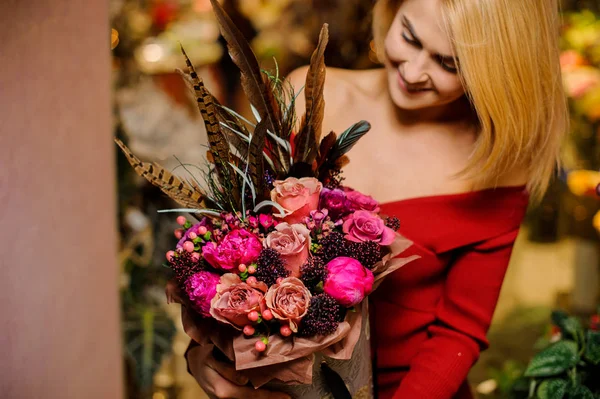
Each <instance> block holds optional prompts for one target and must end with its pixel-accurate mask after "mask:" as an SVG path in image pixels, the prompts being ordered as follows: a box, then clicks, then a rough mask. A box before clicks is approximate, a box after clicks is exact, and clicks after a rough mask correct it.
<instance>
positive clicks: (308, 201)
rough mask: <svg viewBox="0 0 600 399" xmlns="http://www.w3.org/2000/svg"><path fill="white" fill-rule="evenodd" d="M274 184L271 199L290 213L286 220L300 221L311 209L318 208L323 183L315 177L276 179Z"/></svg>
mask: <svg viewBox="0 0 600 399" xmlns="http://www.w3.org/2000/svg"><path fill="white" fill-rule="evenodd" d="M273 184H274V186H275V188H273V190H271V200H272V201H273V202H276V203H277V204H279V205H281V206H282V207H283V209H285V210H286V213H288V215H287V216H286V217H284V218H283V221H284V222H288V223H299V222H301V221H302V219H303V218H304V217H306V216H308V214H309V213H310V211H313V210H315V209H317V207H318V205H319V194H320V193H321V190H322V189H323V184H322V183H321V182H320V181H318V180H317V179H315V178H314V177H303V178H301V179H297V178H295V177H288V178H287V179H285V180H283V181H282V180H275V182H274V183H273Z"/></svg>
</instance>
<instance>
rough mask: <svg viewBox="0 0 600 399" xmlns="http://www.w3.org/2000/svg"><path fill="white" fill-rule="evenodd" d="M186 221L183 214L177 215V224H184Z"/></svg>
mask: <svg viewBox="0 0 600 399" xmlns="http://www.w3.org/2000/svg"><path fill="white" fill-rule="evenodd" d="M185 222H186V220H185V216H177V224H180V225H182V226H183V225H184V224H185Z"/></svg>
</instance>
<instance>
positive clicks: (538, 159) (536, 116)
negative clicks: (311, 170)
mask: <svg viewBox="0 0 600 399" xmlns="http://www.w3.org/2000/svg"><path fill="white" fill-rule="evenodd" d="M557 11H558V4H557V1H556V0H524V1H517V2H511V3H510V6H509V5H508V4H507V2H506V1H505V0H404V1H402V0H379V1H378V2H377V4H376V6H375V10H374V23H373V28H374V35H375V44H376V48H377V50H378V52H379V53H380V56H381V59H382V60H383V61H384V68H382V69H375V70H367V71H345V70H337V69H328V71H327V83H326V87H325V100H326V102H327V105H326V116H325V121H324V123H323V126H324V129H325V131H329V130H334V131H336V132H340V131H342V130H343V129H344V128H346V127H347V126H348V125H350V124H351V123H353V122H356V121H358V120H360V119H365V120H368V121H370V122H371V124H372V131H371V132H370V133H369V134H368V136H369V137H370V138H369V139H365V140H361V141H359V143H358V144H357V145H356V147H355V148H354V149H353V150H352V153H351V159H352V161H351V163H350V164H349V165H348V166H347V167H346V169H345V173H344V176H345V177H346V180H345V182H344V184H345V185H347V186H350V187H353V188H355V189H358V190H360V191H362V192H367V193H370V194H371V195H372V196H373V197H375V198H377V199H378V200H379V201H380V202H382V203H383V204H382V212H383V213H386V214H390V215H395V216H398V217H399V219H400V220H401V223H402V227H401V229H400V233H402V234H403V235H405V236H407V237H408V238H410V239H412V240H413V241H414V242H415V245H414V246H413V248H412V249H411V250H412V251H413V252H414V253H417V254H419V255H421V259H419V260H418V261H415V262H413V263H411V264H409V265H407V266H406V267H404V268H402V269H400V270H399V271H398V272H396V273H394V274H393V275H392V276H391V277H389V278H388V279H387V280H386V281H385V283H384V285H382V286H381V287H380V288H379V290H378V291H377V292H376V293H375V294H374V295H373V296H372V309H373V311H372V319H371V323H372V328H373V336H372V339H373V343H374V358H375V376H376V380H375V381H376V384H375V385H376V390H377V393H378V396H377V397H379V398H408V399H413V398H423V399H428V398H432V399H433V398H435V399H444V398H469V397H471V393H470V391H469V387H468V384H467V382H466V377H467V374H468V372H469V370H470V368H471V367H472V365H473V364H474V362H475V361H476V360H477V358H478V356H479V352H480V351H481V350H482V349H485V348H486V346H487V341H486V337H485V335H486V332H487V329H488V327H489V324H490V321H491V319H492V315H493V312H494V308H495V306H496V301H497V298H498V295H499V292H500V287H501V285H502V280H503V278H504V274H505V271H506V268H507V265H508V262H509V258H510V254H511V251H512V247H513V243H514V240H515V238H516V236H517V233H518V230H519V225H520V223H521V221H522V219H523V216H524V214H525V210H526V207H527V204H528V200H529V195H530V194H531V195H532V196H533V197H534V198H539V197H540V196H541V195H542V194H543V193H544V191H545V189H546V187H547V186H548V182H549V180H550V178H551V176H552V174H553V172H554V170H555V167H556V165H557V160H558V149H559V145H560V142H561V139H562V136H563V134H564V133H565V131H566V127H567V126H566V125H567V111H566V105H565V99H564V95H563V92H562V87H561V79H560V69H559V62H558V46H557V41H558V38H557V34H558V13H557ZM305 75H306V69H303V68H301V69H299V70H296V71H294V72H293V73H292V74H291V75H290V77H289V80H290V82H291V83H292V84H293V85H294V87H296V88H299V87H302V85H303V83H304V79H305ZM299 99H300V101H298V102H299V103H298V108H299V109H303V107H304V104H303V99H302V98H301V96H300V98H299ZM188 356H190V357H191V356H195V357H197V358H199V359H200V361H198V360H197V361H194V362H190V364H196V365H198V364H199V363H200V362H201V361H202V360H203V358H202V356H206V360H205V361H206V363H207V365H208V367H198V366H197V367H198V368H200V369H198V370H192V372H193V374H194V375H195V376H196V378H197V379H198V380H199V382H200V383H201V385H203V387H204V388H205V389H206V390H207V391H208V392H209V393H211V394H214V395H215V396H217V397H228V398H229V397H234V398H238V397H240V398H241V397H283V396H278V395H280V394H277V393H269V392H266V391H252V392H250V391H247V388H245V387H238V386H237V385H236V384H239V385H243V383H244V382H245V381H237V383H232V382H230V381H234V380H235V377H236V375H235V373H234V372H233V371H232V370H231V369H228V368H227V366H225V365H224V364H222V363H219V362H217V361H215V360H214V359H212V358H211V357H210V355H207V351H206V350H204V351H203V350H202V348H201V347H196V348H192V349H191V350H190V351H189V353H188ZM221 377H225V378H227V379H228V380H229V381H227V380H225V379H223V378H221Z"/></svg>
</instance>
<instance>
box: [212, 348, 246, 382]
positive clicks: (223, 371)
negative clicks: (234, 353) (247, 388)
mask: <svg viewBox="0 0 600 399" xmlns="http://www.w3.org/2000/svg"><path fill="white" fill-rule="evenodd" d="M206 365H207V366H208V367H210V368H211V369H213V370H215V371H216V372H217V373H219V374H220V375H221V377H223V378H225V379H227V380H229V381H231V382H233V383H234V384H236V385H246V384H247V383H248V378H247V377H246V376H244V375H242V374H241V373H239V372H237V371H236V369H235V367H234V366H233V365H232V364H229V363H225V362H221V361H218V360H217V359H215V358H214V356H212V355H208V356H207V357H206Z"/></svg>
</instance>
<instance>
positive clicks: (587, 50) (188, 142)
mask: <svg viewBox="0 0 600 399" xmlns="http://www.w3.org/2000/svg"><path fill="white" fill-rule="evenodd" d="M223 4H224V7H225V9H226V10H227V12H228V13H229V15H230V16H231V17H232V19H233V20H234V22H235V23H236V25H237V26H238V27H239V28H240V29H241V30H242V32H243V33H244V35H245V36H246V37H247V38H248V40H249V41H250V42H251V44H252V47H253V49H254V51H255V53H256V54H257V56H258V57H259V59H260V60H261V62H262V65H263V67H264V68H265V69H270V70H274V69H275V62H274V59H277V68H278V70H279V74H280V75H286V74H287V73H289V72H290V71H291V70H293V69H294V68H296V67H299V66H301V65H305V64H307V63H308V61H309V58H310V55H311V53H312V50H313V49H314V47H315V45H316V42H317V35H318V32H319V28H320V26H321V25H322V24H323V23H324V22H327V23H329V26H330V42H329V45H328V47H327V53H326V63H327V65H328V66H333V67H340V68H353V69H362V68H373V67H376V66H377V65H378V60H377V57H376V55H375V53H374V51H373V44H372V42H371V40H370V37H371V33H370V23H371V19H370V13H371V8H372V5H373V1H372V0H224V1H223ZM110 25H111V37H110V48H111V51H112V85H113V90H112V93H113V113H114V134H115V135H116V136H118V137H120V138H121V139H122V140H123V141H125V142H126V143H127V144H128V145H129V146H130V148H131V149H132V150H133V151H134V153H136V154H137V155H138V156H140V158H142V159H145V160H153V161H158V162H160V163H162V164H163V165H165V166H167V167H169V168H171V169H174V168H176V167H177V166H178V165H180V163H181V164H184V165H185V164H194V165H198V164H202V162H203V159H204V156H205V153H206V147H205V145H206V138H205V133H204V126H203V123H202V121H201V119H200V116H199V113H198V112H197V109H196V107H195V104H194V99H193V98H192V97H191V96H190V95H189V93H188V92H187V90H186V88H185V85H184V84H183V81H182V80H181V78H180V77H179V75H178V74H177V73H176V72H175V69H176V68H184V67H185V64H184V62H183V58H182V56H181V54H180V50H179V43H181V44H182V45H183V46H184V47H185V49H186V51H187V53H188V55H189V57H190V59H191V60H192V61H193V62H194V63H195V66H196V69H197V71H198V73H199V75H200V76H202V78H203V79H204V81H205V84H206V85H207V86H208V88H209V89H210V90H211V91H212V92H213V94H215V95H216V97H217V98H218V99H219V101H220V102H221V103H223V104H225V105H227V106H229V107H231V108H234V109H236V110H239V111H241V113H243V114H248V112H249V109H248V108H247V104H246V103H245V101H244V99H243V95H242V93H241V89H240V87H239V75H238V72H237V69H236V68H235V66H234V65H233V63H232V62H231V60H230V59H229V57H228V56H227V54H226V49H225V47H224V42H223V40H222V39H221V38H220V36H219V30H218V27H217V25H216V22H215V20H214V18H213V15H212V11H211V6H210V1H209V0H110ZM561 46H562V55H561V64H562V67H563V82H564V85H565V88H566V90H567V93H568V96H569V104H570V107H571V122H572V129H571V132H570V135H569V138H568V140H567V142H566V143H565V147H564V159H565V164H564V169H563V171H562V173H561V175H560V179H558V180H557V181H555V182H554V183H553V185H552V186H551V188H550V190H549V192H548V194H547V195H546V197H545V198H544V200H543V201H542V203H541V204H539V205H538V206H535V207H531V209H530V210H529V212H528V215H527V218H526V221H525V223H524V225H523V228H522V230H521V234H520V236H519V238H518V240H517V243H516V245H515V250H514V253H513V256H512V260H511V265H510V267H509V270H508V274H507V277H506V281H505V284H504V287H503V291H502V294H501V298H500V302H499V304H498V308H497V311H496V313H495V316H494V322H493V325H492V328H491V330H490V334H489V338H490V341H491V349H490V350H488V351H486V352H484V353H483V355H482V357H481V359H480V361H479V362H478V364H477V365H476V367H475V368H474V369H473V370H472V373H471V376H470V382H471V383H472V384H473V387H474V389H475V390H476V391H477V392H478V394H479V395H480V397H482V398H485V397H489V398H504V397H511V395H514V392H513V391H514V387H515V384H516V382H517V381H518V380H519V377H521V375H522V373H523V371H524V370H525V368H526V366H527V364H528V363H529V361H530V359H531V357H532V356H533V355H534V354H535V353H537V352H538V351H539V350H540V348H542V347H543V346H544V345H545V344H547V342H549V341H552V340H557V339H560V329H558V328H557V327H556V326H553V325H552V323H551V317H550V316H551V312H552V311H553V310H563V311H565V312H568V313H569V314H570V315H572V316H574V317H575V318H577V319H578V320H580V323H581V325H582V326H583V328H585V329H590V330H594V331H595V330H597V327H598V325H600V322H599V319H598V316H597V307H598V305H599V303H600V302H599V299H600V298H599V294H600V245H599V244H600V240H599V238H600V236H599V234H600V233H599V232H600V213H598V211H599V210H600V199H599V197H597V196H596V194H595V188H596V185H597V184H598V183H600V174H599V173H598V171H599V170H600V4H599V2H598V1H597V0H590V1H583V0H580V1H575V0H572V1H570V0H563V27H562V29H561ZM115 152H116V146H115ZM175 156H177V158H175ZM117 157H118V158H117V159H118V165H117V178H118V189H119V191H118V192H119V197H118V198H119V207H118V222H119V233H120V238H119V263H120V270H121V279H120V293H121V304H122V328H123V330H122V333H123V340H124V341H123V342H124V344H123V349H124V351H123V364H124V366H125V371H126V386H127V395H128V397H129V398H131V399H134V398H135V399H137V398H140V399H141V398H152V399H176V398H177V399H192V398H194V399H198V398H203V397H205V396H204V395H203V393H202V392H201V390H200V388H199V387H198V386H197V384H196V382H195V381H194V380H193V378H192V377H191V376H189V375H188V374H187V370H186V365H185V361H184V359H183V353H184V351H185V349H186V347H187V344H188V338H187V336H186V335H185V334H184V333H183V330H182V328H181V324H180V321H179V308H178V306H177V305H171V306H167V305H166V301H165V298H164V285H165V282H166V281H167V280H168V279H169V277H170V275H169V269H167V268H165V267H163V266H162V264H163V259H164V254H165V253H166V251H167V250H168V249H170V248H171V247H173V246H174V243H175V241H174V240H175V238H174V235H173V230H175V229H176V228H177V225H176V224H175V222H174V218H173V217H172V215H169V214H166V215H165V214H158V213H157V210H158V209H164V208H171V207H172V204H170V203H169V202H168V199H166V197H165V196H163V195H162V194H161V193H160V191H159V190H158V189H156V188H154V187H152V186H150V185H149V184H147V183H146V182H145V180H143V181H142V180H141V179H139V178H137V176H136V175H135V174H134V173H133V172H132V170H131V168H130V166H129V164H128V163H127V161H126V160H125V159H124V158H123V156H122V155H121V154H120V153H118V154H117Z"/></svg>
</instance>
